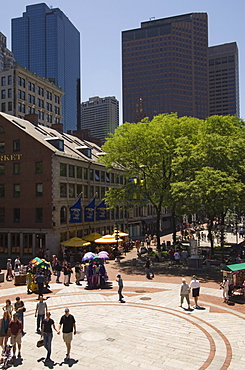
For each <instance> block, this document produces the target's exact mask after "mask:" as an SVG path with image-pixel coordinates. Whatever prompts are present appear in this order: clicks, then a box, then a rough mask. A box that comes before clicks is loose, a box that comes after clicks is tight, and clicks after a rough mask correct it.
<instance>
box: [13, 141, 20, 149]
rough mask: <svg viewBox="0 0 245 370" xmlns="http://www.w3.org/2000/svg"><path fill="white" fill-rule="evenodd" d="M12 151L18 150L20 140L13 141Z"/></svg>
mask: <svg viewBox="0 0 245 370" xmlns="http://www.w3.org/2000/svg"><path fill="white" fill-rule="evenodd" d="M13 151H14V152H19V151H20V140H14V141H13Z"/></svg>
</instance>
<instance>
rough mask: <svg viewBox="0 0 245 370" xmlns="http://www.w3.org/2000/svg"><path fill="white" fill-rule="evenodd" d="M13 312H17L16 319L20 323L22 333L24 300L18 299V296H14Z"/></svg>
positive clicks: (24, 309)
mask: <svg viewBox="0 0 245 370" xmlns="http://www.w3.org/2000/svg"><path fill="white" fill-rule="evenodd" d="M14 309H15V313H16V314H17V318H18V320H19V321H20V322H21V324H22V334H24V312H25V311H26V308H25V305H24V302H23V301H22V300H20V297H16V299H15V303H14Z"/></svg>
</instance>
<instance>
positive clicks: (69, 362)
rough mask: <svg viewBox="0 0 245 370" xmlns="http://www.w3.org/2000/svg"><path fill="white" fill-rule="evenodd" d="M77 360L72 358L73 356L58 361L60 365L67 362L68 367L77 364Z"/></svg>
mask: <svg viewBox="0 0 245 370" xmlns="http://www.w3.org/2000/svg"><path fill="white" fill-rule="evenodd" d="M77 363H78V360H74V358H70V360H67V361H65V360H64V361H62V362H60V363H59V366H62V365H63V364H68V366H69V367H72V366H73V365H75V364H77Z"/></svg>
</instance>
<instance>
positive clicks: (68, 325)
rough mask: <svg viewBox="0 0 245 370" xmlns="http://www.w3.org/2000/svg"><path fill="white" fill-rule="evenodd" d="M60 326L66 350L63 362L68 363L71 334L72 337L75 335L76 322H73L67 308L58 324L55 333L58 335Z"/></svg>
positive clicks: (73, 319)
mask: <svg viewBox="0 0 245 370" xmlns="http://www.w3.org/2000/svg"><path fill="white" fill-rule="evenodd" d="M61 326H62V332H63V340H64V342H65V344H66V348H67V353H66V357H65V360H66V361H69V359H70V352H71V341H72V337H73V333H74V335H75V334H76V321H75V318H74V316H73V315H71V314H70V312H69V308H66V309H65V314H64V315H63V316H61V318H60V323H59V327H58V331H57V333H58V334H60V328H61Z"/></svg>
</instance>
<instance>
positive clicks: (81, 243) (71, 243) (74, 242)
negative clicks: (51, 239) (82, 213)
mask: <svg viewBox="0 0 245 370" xmlns="http://www.w3.org/2000/svg"><path fill="white" fill-rule="evenodd" d="M60 244H61V245H63V246H64V247H85V246H87V245H90V244H91V243H90V242H88V241H86V240H83V239H81V238H77V237H74V238H71V239H69V240H66V241H65V242H62V243H60Z"/></svg>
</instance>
